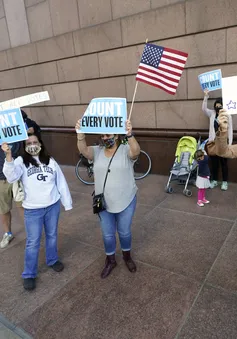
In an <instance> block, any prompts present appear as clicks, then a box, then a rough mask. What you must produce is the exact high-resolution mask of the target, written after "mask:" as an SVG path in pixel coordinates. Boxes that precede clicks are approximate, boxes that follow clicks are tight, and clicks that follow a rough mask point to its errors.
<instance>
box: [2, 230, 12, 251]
mask: <svg viewBox="0 0 237 339" xmlns="http://www.w3.org/2000/svg"><path fill="white" fill-rule="evenodd" d="M13 238H14V237H13V235H12V234H8V233H5V234H4V235H3V238H2V241H1V243H0V247H1V248H5V247H7V246H8V245H9V243H10V242H11V241H12V239H13Z"/></svg>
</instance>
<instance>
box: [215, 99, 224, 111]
mask: <svg viewBox="0 0 237 339" xmlns="http://www.w3.org/2000/svg"><path fill="white" fill-rule="evenodd" d="M217 104H221V106H223V102H222V98H221V97H220V98H217V99H216V101H215V102H214V109H216V105H217Z"/></svg>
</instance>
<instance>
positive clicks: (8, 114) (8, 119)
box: [0, 108, 28, 144]
mask: <svg viewBox="0 0 237 339" xmlns="http://www.w3.org/2000/svg"><path fill="white" fill-rule="evenodd" d="M26 139H28V135H27V131H26V128H25V123H24V120H23V118H22V115H21V110H20V108H14V109H8V110H5V111H0V144H2V143H3V142H7V143H14V142H17V141H22V140H26Z"/></svg>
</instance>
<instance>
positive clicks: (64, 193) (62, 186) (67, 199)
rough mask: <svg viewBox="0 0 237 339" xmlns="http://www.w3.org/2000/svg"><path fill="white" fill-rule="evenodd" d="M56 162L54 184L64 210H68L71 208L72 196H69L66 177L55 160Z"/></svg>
mask: <svg viewBox="0 0 237 339" xmlns="http://www.w3.org/2000/svg"><path fill="white" fill-rule="evenodd" d="M55 164H56V185H57V189H58V191H59V194H60V199H61V202H62V204H63V206H64V208H65V211H69V210H71V209H72V197H71V193H70V191H69V188H68V184H67V182H66V179H65V177H64V174H63V172H62V170H61V168H60V167H59V165H58V164H57V162H56V161H55Z"/></svg>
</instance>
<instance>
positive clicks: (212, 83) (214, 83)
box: [198, 69, 222, 91]
mask: <svg viewBox="0 0 237 339" xmlns="http://www.w3.org/2000/svg"><path fill="white" fill-rule="evenodd" d="M198 79H199V82H200V85H201V87H202V90H203V91H204V90H205V89H208V90H209V91H215V90H217V89H220V88H222V74H221V69H217V70H215V71H210V72H207V73H203V74H200V75H199V76H198Z"/></svg>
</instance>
